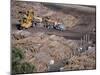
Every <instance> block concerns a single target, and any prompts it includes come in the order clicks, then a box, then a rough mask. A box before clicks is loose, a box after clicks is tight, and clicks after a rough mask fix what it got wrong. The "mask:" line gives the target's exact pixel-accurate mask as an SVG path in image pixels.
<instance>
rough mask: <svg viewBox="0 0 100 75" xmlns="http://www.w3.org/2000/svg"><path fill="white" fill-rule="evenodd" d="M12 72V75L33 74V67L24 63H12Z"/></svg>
mask: <svg viewBox="0 0 100 75" xmlns="http://www.w3.org/2000/svg"><path fill="white" fill-rule="evenodd" d="M12 66H13V67H12V70H13V73H14V74H25V73H32V72H34V69H35V67H34V65H32V64H30V63H27V62H24V63H16V62H15V63H13V65H12Z"/></svg>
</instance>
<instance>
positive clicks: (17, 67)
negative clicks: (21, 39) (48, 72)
mask: <svg viewBox="0 0 100 75" xmlns="http://www.w3.org/2000/svg"><path fill="white" fill-rule="evenodd" d="M23 58H24V55H23V52H22V51H21V50H20V49H18V48H12V73H13V74H24V73H32V72H33V71H34V69H35V66H34V65H33V64H31V63H28V62H23V63H22V62H21V60H22V59H23Z"/></svg>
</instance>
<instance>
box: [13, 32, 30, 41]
mask: <svg viewBox="0 0 100 75" xmlns="http://www.w3.org/2000/svg"><path fill="white" fill-rule="evenodd" d="M30 35H31V33H30V32H28V31H24V30H17V31H14V32H13V33H12V36H13V38H14V39H16V40H19V39H23V38H27V37H29V36H30Z"/></svg>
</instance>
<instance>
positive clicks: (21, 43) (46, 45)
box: [12, 31, 73, 72]
mask: <svg viewBox="0 0 100 75" xmlns="http://www.w3.org/2000/svg"><path fill="white" fill-rule="evenodd" d="M24 32H25V35H24V36H25V37H24V38H20V37H23V35H21V34H22V33H24ZM30 34H31V33H29V32H27V31H16V32H14V34H13V35H14V36H17V37H18V39H16V37H13V38H15V39H14V40H13V41H12V42H13V47H16V48H20V49H22V50H23V53H24V55H25V59H24V60H23V61H29V62H31V63H34V64H35V65H37V66H36V67H37V72H43V71H45V70H43V69H41V68H39V64H40V65H41V64H42V66H43V65H45V66H46V67H47V64H48V63H49V62H50V60H52V59H53V60H54V61H55V62H58V61H59V60H61V59H64V58H71V57H72V55H73V52H72V51H73V50H72V45H68V42H66V41H68V40H67V39H65V38H63V37H59V36H56V35H47V34H45V33H41V32H38V33H34V34H31V36H28V35H30ZM18 35H19V36H18ZM64 41H65V42H64ZM70 43H71V42H70ZM72 43H73V42H72ZM44 68H45V67H44Z"/></svg>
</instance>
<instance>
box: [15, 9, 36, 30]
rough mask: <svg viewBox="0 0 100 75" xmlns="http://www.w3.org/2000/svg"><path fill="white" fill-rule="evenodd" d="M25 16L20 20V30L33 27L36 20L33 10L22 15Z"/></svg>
mask: <svg viewBox="0 0 100 75" xmlns="http://www.w3.org/2000/svg"><path fill="white" fill-rule="evenodd" d="M21 15H23V16H22V17H21V19H20V20H19V22H20V24H19V25H18V26H17V28H18V29H23V28H26V29H27V28H29V27H31V26H32V23H33V20H34V11H33V10H32V9H30V10H28V11H26V12H25V13H22V14H21Z"/></svg>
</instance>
